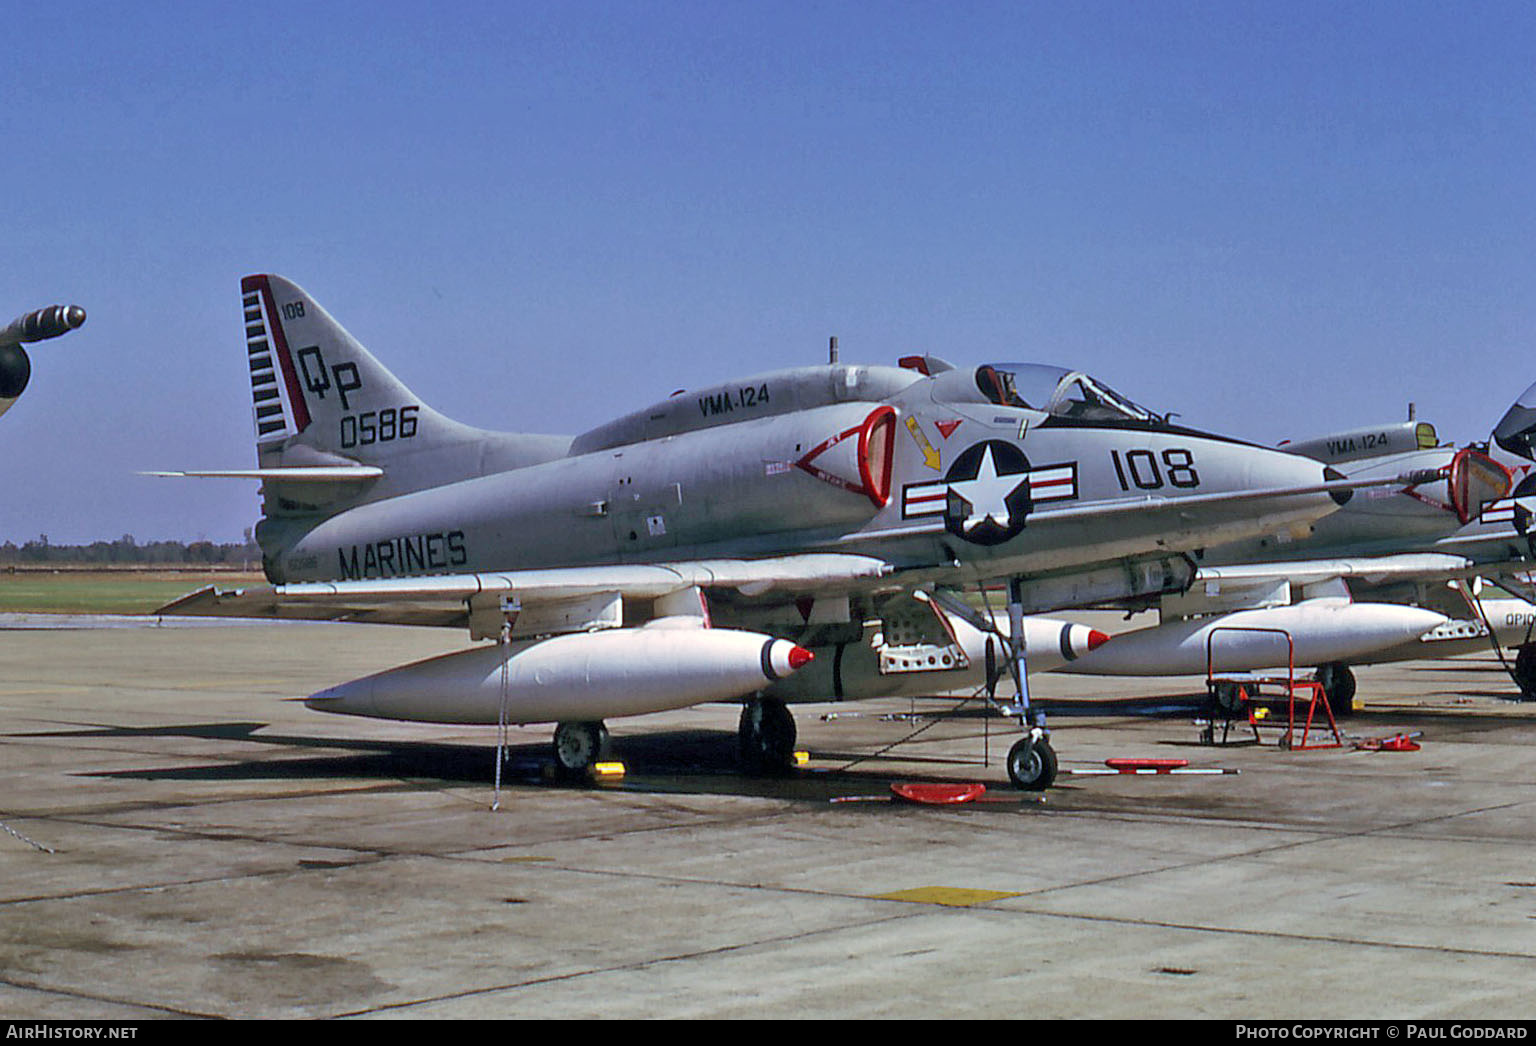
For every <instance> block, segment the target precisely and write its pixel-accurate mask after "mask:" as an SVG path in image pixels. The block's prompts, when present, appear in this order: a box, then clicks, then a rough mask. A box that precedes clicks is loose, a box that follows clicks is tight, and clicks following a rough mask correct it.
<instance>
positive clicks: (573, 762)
mask: <svg viewBox="0 0 1536 1046" xmlns="http://www.w3.org/2000/svg"><path fill="white" fill-rule="evenodd" d="M554 747H555V770H556V771H557V772H558V773H559V774H560V776H561V777H564V778H567V779H576V778H581V777H585V776H586V775H587V774H589V773H591V771H592V767H593V766H595V765H596V764H597V763H600V762H602V761H603V760H604V759H606V758H607V757H608V728H607V727H606V726H604V725H603V724H602V723H601V722H600V721H599V722H566V723H561V724H560V725H558V726H556V727H555V746H554Z"/></svg>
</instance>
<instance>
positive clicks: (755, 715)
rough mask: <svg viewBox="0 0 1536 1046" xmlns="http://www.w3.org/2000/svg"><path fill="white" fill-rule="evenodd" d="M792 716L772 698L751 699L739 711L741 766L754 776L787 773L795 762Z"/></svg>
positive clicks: (773, 775) (738, 750)
mask: <svg viewBox="0 0 1536 1046" xmlns="http://www.w3.org/2000/svg"><path fill="white" fill-rule="evenodd" d="M795 736H796V735H795V717H794V716H793V715H791V714H790V711H789V708H788V707H787V706H786V705H785V704H784V702H783V701H780V700H779V699H778V698H774V697H763V698H754V699H753V700H751V701H748V702H747V703H746V705H745V706H743V708H742V710H741V726H740V729H739V730H738V732H737V753H738V755H739V756H740V758H741V767H742V769H743V770H745V771H746V772H747V773H748V774H751V775H753V776H756V777H777V776H780V775H783V774H787V773H789V771H790V769H791V768H792V767H793V766H794V762H795Z"/></svg>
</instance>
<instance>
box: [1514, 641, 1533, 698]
mask: <svg viewBox="0 0 1536 1046" xmlns="http://www.w3.org/2000/svg"><path fill="white" fill-rule="evenodd" d="M1513 675H1514V677H1515V685H1516V686H1518V687H1519V688H1520V700H1522V701H1536V643H1522V644H1521V645H1520V651H1519V653H1517V654H1515V670H1514V673H1513Z"/></svg>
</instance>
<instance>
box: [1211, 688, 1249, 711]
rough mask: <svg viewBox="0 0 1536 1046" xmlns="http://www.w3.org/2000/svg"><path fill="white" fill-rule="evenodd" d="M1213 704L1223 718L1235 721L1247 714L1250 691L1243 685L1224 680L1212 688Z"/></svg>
mask: <svg viewBox="0 0 1536 1046" xmlns="http://www.w3.org/2000/svg"><path fill="white" fill-rule="evenodd" d="M1211 703H1212V704H1213V705H1215V706H1216V711H1217V712H1218V713H1220V714H1221V715H1222V716H1223V717H1225V718H1227V719H1234V718H1236V717H1237V716H1240V715H1243V714H1244V713H1245V712H1246V708H1245V707H1244V706H1246V705H1247V704H1248V691H1247V689H1246V688H1245V687H1244V686H1243V684H1241V683H1234V682H1231V681H1230V680H1223V681H1222V682H1219V683H1215V684H1213V685H1212V686H1211Z"/></svg>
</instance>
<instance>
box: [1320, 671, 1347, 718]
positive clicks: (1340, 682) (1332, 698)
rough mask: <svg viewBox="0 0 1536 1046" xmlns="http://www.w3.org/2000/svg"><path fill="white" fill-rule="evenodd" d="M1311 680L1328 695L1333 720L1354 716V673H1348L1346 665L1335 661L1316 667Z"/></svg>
mask: <svg viewBox="0 0 1536 1046" xmlns="http://www.w3.org/2000/svg"><path fill="white" fill-rule="evenodd" d="M1312 678H1313V679H1315V680H1317V681H1318V682H1319V683H1321V684H1322V685H1323V693H1325V694H1327V695H1328V707H1329V708H1330V709H1331V710H1332V711H1333V718H1335V719H1347V718H1348V717H1350V716H1351V715H1354V713H1355V673H1354V672H1352V671H1350V668H1349V666H1348V665H1346V664H1341V663H1339V662H1337V661H1332V662H1329V663H1328V664H1326V665H1318V666H1317V673H1316V674H1315V675H1313V677H1312Z"/></svg>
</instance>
